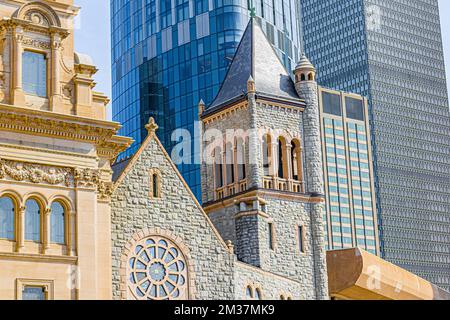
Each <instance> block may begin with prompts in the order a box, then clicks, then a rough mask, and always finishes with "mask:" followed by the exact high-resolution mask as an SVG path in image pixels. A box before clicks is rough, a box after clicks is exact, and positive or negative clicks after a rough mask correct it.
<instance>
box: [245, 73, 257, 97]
mask: <svg viewBox="0 0 450 320" xmlns="http://www.w3.org/2000/svg"><path fill="white" fill-rule="evenodd" d="M255 91H256V88H255V80H253V77H252V75H250V77H248V80H247V93H255Z"/></svg>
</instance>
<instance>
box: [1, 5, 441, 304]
mask: <svg viewBox="0 0 450 320" xmlns="http://www.w3.org/2000/svg"><path fill="white" fill-rule="evenodd" d="M78 11H79V8H78V7H76V6H74V3H73V0H54V1H50V0H40V1H31V0H3V1H0V14H1V16H2V18H3V19H1V20H0V299H7V300H14V299H17V300H21V299H25V300H52V299H59V300H61V299H63V300H86V299H91V300H98V299H105V300H106V299H116V300H119V299H133V300H167V299H178V300H183V299H252V300H261V299H282V300H294V299H295V300H297V299H311V300H313V299H329V298H330V296H331V297H332V298H341V299H358V298H359V299H362V298H375V299H400V298H409V299H411V298H421V299H433V298H443V297H447V298H449V296H448V295H447V293H444V292H442V290H440V289H438V288H436V287H435V286H432V285H431V284H430V283H428V282H426V281H424V280H423V279H420V278H418V277H416V276H414V275H412V274H409V273H407V272H405V271H403V270H401V269H400V268H398V267H396V266H393V265H390V264H388V263H387V262H384V261H383V260H381V259H379V258H378V257H376V256H373V255H370V254H368V253H366V252H364V251H363V250H360V249H358V248H353V249H349V250H344V251H343V252H334V251H333V252H326V251H325V246H324V220H323V217H324V215H325V211H324V207H325V196H324V193H325V191H324V177H323V164H322V144H321V131H320V120H319V119H320V118H319V100H318V86H317V83H316V82H315V68H314V67H313V66H312V64H311V63H310V62H309V61H308V59H307V58H306V57H304V56H303V57H302V58H301V60H300V62H299V63H298V65H297V67H296V69H295V71H294V76H295V77H294V78H295V80H292V78H291V76H290V74H289V73H288V72H287V71H286V70H285V68H284V67H283V65H282V63H281V62H280V60H279V58H278V56H277V55H276V53H275V51H274V49H273V48H272V46H271V45H270V43H269V42H268V40H267V38H266V37H265V35H264V33H263V31H262V30H261V28H260V26H259V25H258V24H257V22H256V21H255V20H253V19H251V20H250V22H249V25H248V27H247V29H246V31H245V34H244V35H243V38H242V41H241V43H240V45H239V48H238V50H237V53H236V56H235V58H234V60H233V62H232V64H231V66H230V69H229V71H228V74H227V76H226V78H225V81H224V83H223V85H222V87H221V89H220V92H219V93H218V95H217V98H216V99H215V101H214V102H213V103H212V104H211V105H208V106H205V105H204V103H203V102H200V104H199V110H200V112H199V120H200V122H201V130H202V134H201V136H202V137H203V139H202V142H201V150H202V152H201V153H202V158H203V159H202V160H203V161H202V164H201V175H202V193H203V199H202V202H203V206H202V205H200V204H199V202H198V201H197V200H196V198H195V197H194V195H193V194H192V192H191V191H190V190H189V188H188V186H187V184H186V183H185V181H184V180H183V178H182V176H181V175H180V173H179V172H178V170H177V168H176V166H175V164H174V163H173V161H172V160H171V158H170V157H169V155H168V154H167V152H166V151H165V150H164V148H163V146H162V145H161V143H160V141H159V140H158V138H157V129H158V126H157V124H156V123H155V122H154V121H153V119H150V121H149V123H148V125H147V127H146V128H147V130H148V136H147V138H146V140H145V141H144V143H143V144H142V145H141V147H140V149H139V150H138V152H136V154H135V155H134V156H133V157H131V158H128V159H126V160H123V161H121V162H116V159H117V156H118V155H119V154H120V153H121V152H123V151H124V150H126V149H127V148H128V147H129V146H130V145H131V143H132V140H131V139H129V138H126V137H121V136H118V135H117V133H118V130H119V129H120V124H119V123H115V122H111V121H107V120H106V106H107V104H108V102H109V101H108V98H107V97H106V96H104V95H103V94H101V93H99V92H96V91H95V90H94V88H95V82H94V80H93V75H94V74H95V73H96V72H97V69H96V68H95V66H94V65H93V62H92V60H91V58H90V57H89V56H87V55H84V54H80V53H76V52H74V43H73V31H74V17H75V16H76V15H77V13H78ZM373 265H376V266H378V267H379V269H380V270H381V274H380V276H379V277H377V281H379V284H380V285H379V287H375V288H371V287H368V283H369V284H370V282H369V280H370V279H371V277H372V276H373V275H372V274H371V270H370V266H373ZM348 266H352V267H351V268H348ZM355 270H357V271H355ZM368 279H369V280H368ZM392 279H402V280H401V281H403V282H404V286H403V287H402V289H401V290H399V289H398V288H399V287H398V285H396V283H395V282H393V280H392Z"/></svg>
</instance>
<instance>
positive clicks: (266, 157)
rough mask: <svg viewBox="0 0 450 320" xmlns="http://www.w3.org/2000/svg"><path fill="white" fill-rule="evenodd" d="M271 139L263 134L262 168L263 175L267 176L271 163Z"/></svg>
mask: <svg viewBox="0 0 450 320" xmlns="http://www.w3.org/2000/svg"><path fill="white" fill-rule="evenodd" d="M271 146H272V140H271V137H270V135H268V134H267V135H265V136H264V137H263V142H262V148H263V168H264V176H266V177H268V176H270V175H271V172H270V171H271V170H270V166H271V164H272V150H271Z"/></svg>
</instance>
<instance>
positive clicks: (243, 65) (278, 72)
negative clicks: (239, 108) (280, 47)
mask: <svg viewBox="0 0 450 320" xmlns="http://www.w3.org/2000/svg"><path fill="white" fill-rule="evenodd" d="M251 78H252V79H253V80H254V82H255V88H256V93H257V94H258V95H265V96H269V97H272V98H281V99H289V100H296V101H298V100H299V96H298V95H297V92H296V90H295V85H294V82H293V81H292V79H291V77H290V75H289V72H288V71H287V70H286V68H285V67H284V66H283V63H282V62H281V60H280V59H279V57H278V55H277V53H276V52H275V50H274V48H273V47H272V45H271V44H270V42H269V40H268V39H267V37H266V36H265V34H264V32H263V31H262V29H261V27H260V26H259V25H258V23H257V22H256V20H255V19H253V18H252V19H250V22H249V24H248V26H247V29H246V30H245V32H244V35H243V36H242V40H241V43H240V44H239V47H238V49H237V51H236V54H235V56H234V58H233V62H232V63H231V66H230V67H229V69H228V72H227V75H226V76H225V80H224V81H223V83H222V86H221V87H220V90H219V93H218V94H217V96H216V98H215V100H214V101H213V103H212V104H211V105H209V106H208V107H207V109H206V110H207V111H208V110H212V109H215V108H219V107H221V106H223V105H225V104H226V103H229V102H231V101H234V100H236V99H239V98H240V97H243V96H245V94H246V93H247V81H248V79H251Z"/></svg>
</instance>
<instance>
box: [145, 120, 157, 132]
mask: <svg viewBox="0 0 450 320" xmlns="http://www.w3.org/2000/svg"><path fill="white" fill-rule="evenodd" d="M158 128H159V127H158V125H157V124H156V122H155V119H154V118H153V117H150V119H149V120H148V124H146V125H145V129H147V131H148V133H149V134H154V133H155V132H156V130H158Z"/></svg>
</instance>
